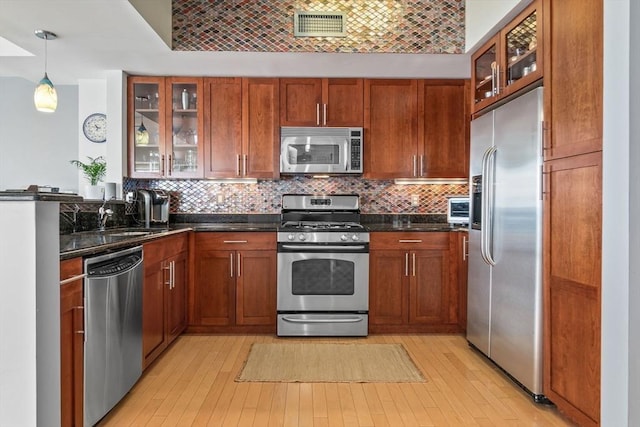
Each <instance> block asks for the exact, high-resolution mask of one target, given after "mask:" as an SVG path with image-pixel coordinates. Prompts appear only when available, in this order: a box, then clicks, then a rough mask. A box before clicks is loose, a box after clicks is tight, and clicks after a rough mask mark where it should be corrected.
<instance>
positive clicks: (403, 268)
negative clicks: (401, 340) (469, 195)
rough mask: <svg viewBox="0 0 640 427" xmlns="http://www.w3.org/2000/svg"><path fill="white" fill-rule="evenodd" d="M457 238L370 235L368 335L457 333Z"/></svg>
mask: <svg viewBox="0 0 640 427" xmlns="http://www.w3.org/2000/svg"><path fill="white" fill-rule="evenodd" d="M456 245H457V234H456V233H450V232H421V233H419V232H378V233H371V242H370V274H369V277H370V284H369V330H370V332H372V333H413V332H416V333H417V332H459V331H461V330H462V327H461V325H460V314H459V308H460V305H459V300H460V292H459V288H458V286H459V283H458V264H457V263H456V262H454V258H453V256H454V255H455V254H456V253H457V252H458V251H457V250H456Z"/></svg>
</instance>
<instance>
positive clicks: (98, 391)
mask: <svg viewBox="0 0 640 427" xmlns="http://www.w3.org/2000/svg"><path fill="white" fill-rule="evenodd" d="M84 267H85V273H86V279H85V288H84V292H85V349H84V425H85V426H86V427H89V426H93V425H94V424H96V423H97V422H98V421H99V420H100V419H101V418H102V417H104V416H105V415H106V414H107V412H109V411H110V410H111V408H113V407H114V406H115V405H116V404H117V403H118V402H119V401H120V399H122V398H123V397H124V395H125V394H127V392H128V391H129V390H130V389H131V387H133V385H134V384H135V383H136V381H137V380H138V379H139V378H140V375H141V374H142V278H143V271H142V270H143V255H142V246H137V247H134V248H130V249H125V250H122V251H118V252H114V253H109V254H106V255H100V256H96V257H92V258H87V259H85V261H84Z"/></svg>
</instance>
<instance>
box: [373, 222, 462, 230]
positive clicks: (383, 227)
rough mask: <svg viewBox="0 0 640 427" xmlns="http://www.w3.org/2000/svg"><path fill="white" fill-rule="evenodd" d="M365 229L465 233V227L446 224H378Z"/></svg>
mask: <svg viewBox="0 0 640 427" xmlns="http://www.w3.org/2000/svg"><path fill="white" fill-rule="evenodd" d="M365 227H367V229H368V230H369V231H371V232H379V231H416V232H418V231H427V232H428V231H467V227H461V226H459V225H452V224H448V223H420V222H418V223H404V224H396V225H394V224H393V223H378V224H365Z"/></svg>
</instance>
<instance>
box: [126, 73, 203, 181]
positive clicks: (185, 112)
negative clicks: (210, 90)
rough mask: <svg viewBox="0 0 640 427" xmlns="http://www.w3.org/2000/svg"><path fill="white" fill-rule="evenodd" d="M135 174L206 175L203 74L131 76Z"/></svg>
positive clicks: (132, 170)
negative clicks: (203, 167)
mask: <svg viewBox="0 0 640 427" xmlns="http://www.w3.org/2000/svg"><path fill="white" fill-rule="evenodd" d="M128 91H129V96H128V99H129V109H128V111H129V124H128V130H129V131H128V135H129V151H128V153H129V176H130V177H133V178H171V177H173V178H196V177H201V176H202V159H203V153H202V151H203V150H202V144H203V142H202V137H201V136H202V134H203V127H202V126H203V123H204V120H203V119H204V109H203V108H202V106H201V104H202V103H201V102H199V100H201V99H202V97H203V90H202V79H200V78H189V77H186V78H163V77H130V78H129V87H128Z"/></svg>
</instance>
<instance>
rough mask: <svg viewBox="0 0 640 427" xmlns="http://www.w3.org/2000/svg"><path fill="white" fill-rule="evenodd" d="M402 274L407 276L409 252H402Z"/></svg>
mask: <svg viewBox="0 0 640 427" xmlns="http://www.w3.org/2000/svg"><path fill="white" fill-rule="evenodd" d="M404 275H405V276H409V252H405V253H404Z"/></svg>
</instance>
